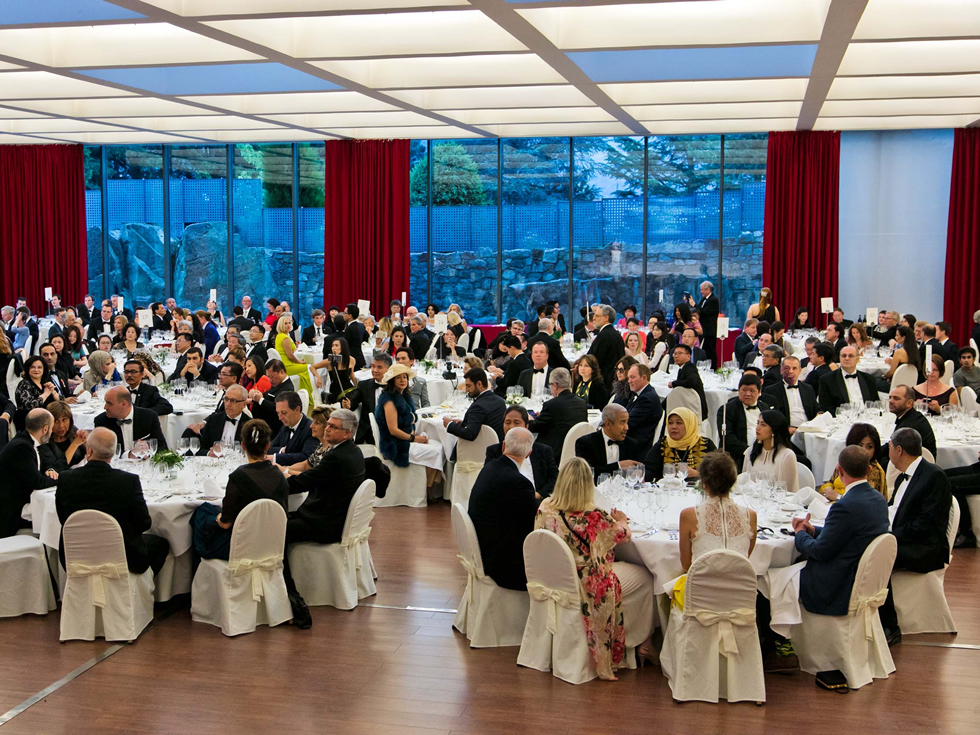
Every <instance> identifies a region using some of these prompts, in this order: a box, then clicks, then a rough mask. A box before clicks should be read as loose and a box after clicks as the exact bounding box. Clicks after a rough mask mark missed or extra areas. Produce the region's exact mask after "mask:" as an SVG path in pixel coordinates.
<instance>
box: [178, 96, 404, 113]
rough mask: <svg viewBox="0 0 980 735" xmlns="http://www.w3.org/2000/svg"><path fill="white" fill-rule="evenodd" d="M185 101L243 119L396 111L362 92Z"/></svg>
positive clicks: (202, 97)
mask: <svg viewBox="0 0 980 735" xmlns="http://www.w3.org/2000/svg"><path fill="white" fill-rule="evenodd" d="M182 99H185V100H187V101H188V102H198V103H200V104H204V105H210V106H212V107H220V108H222V109H225V110H231V111H232V112H239V113H241V114H243V115H275V114H282V115H288V114H296V113H301V112H310V113H312V112H369V111H375V110H397V109H398V108H397V107H395V106H394V105H389V104H388V103H387V102H381V101H380V100H376V99H374V98H373V97H368V96H367V95H364V94H361V93H359V92H294V93H287V94H229V95H201V96H188V97H183V98H182Z"/></svg>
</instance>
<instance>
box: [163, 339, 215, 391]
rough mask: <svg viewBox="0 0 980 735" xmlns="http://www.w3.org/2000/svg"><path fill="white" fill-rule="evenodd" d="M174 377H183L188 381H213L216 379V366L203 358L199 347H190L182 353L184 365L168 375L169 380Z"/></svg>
mask: <svg viewBox="0 0 980 735" xmlns="http://www.w3.org/2000/svg"><path fill="white" fill-rule="evenodd" d="M178 367H179V361H178ZM176 378H183V379H184V380H186V381H187V382H188V383H193V382H194V381H197V382H199V383H214V382H215V381H217V380H218V368H216V367H215V366H214V365H212V364H211V363H210V362H207V361H206V360H205V359H204V352H202V351H201V348H200V347H191V348H190V349H188V350H187V351H186V352H185V353H184V366H183V367H182V368H180V370H179V372H178V371H174V374H173V375H171V376H170V380H171V381H173V380H175V379H176Z"/></svg>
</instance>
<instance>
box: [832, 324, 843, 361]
mask: <svg viewBox="0 0 980 735" xmlns="http://www.w3.org/2000/svg"><path fill="white" fill-rule="evenodd" d="M845 331H846V330H845ZM830 346H831V347H833V348H834V361H835V362H840V351H841V350H843V349H844V348H845V347H847V342H846V340H845V339H844V338H843V337H841V338H839V339H838V340H837V341H836V342H834V343H832V344H831V345H830Z"/></svg>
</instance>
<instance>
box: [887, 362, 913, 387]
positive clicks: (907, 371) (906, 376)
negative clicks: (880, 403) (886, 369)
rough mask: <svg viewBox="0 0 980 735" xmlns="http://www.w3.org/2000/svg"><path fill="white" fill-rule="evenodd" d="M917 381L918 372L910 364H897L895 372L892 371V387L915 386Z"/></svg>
mask: <svg viewBox="0 0 980 735" xmlns="http://www.w3.org/2000/svg"><path fill="white" fill-rule="evenodd" d="M918 382H919V373H918V371H917V370H916V369H915V368H914V367H912V366H911V365H908V364H905V365H899V366H898V367H897V368H895V372H894V373H892V388H897V387H898V386H900V385H908V386H910V387H915V386H916V385H917V384H918Z"/></svg>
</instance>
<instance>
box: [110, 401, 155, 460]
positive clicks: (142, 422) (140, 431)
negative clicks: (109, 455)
mask: <svg viewBox="0 0 980 735" xmlns="http://www.w3.org/2000/svg"><path fill="white" fill-rule="evenodd" d="M94 423H95V425H96V426H101V427H102V428H105V429H109V430H110V431H112V432H113V433H114V434H115V435H116V441H117V442H118V443H119V444H120V445H122V440H123V436H122V428H121V427H120V426H119V424H118V422H117V421H116V420H115V419H110V418H109V417H108V416H106V415H105V411H103V412H102V413H100V414H99V415H98V416H96V417H95V422H94ZM143 437H147V438H149V439H156V440H157V451H161V450H163V449H166V448H167V437H165V436H164V435H163V431H162V430H161V429H160V417H159V416H157V414H156V413H155V412H154V411H151V410H150V409H148V408H139V407H137V406H133V442H134V443H135V442H137V441H139V440H140V439H142V438H143ZM130 449H132V447H130Z"/></svg>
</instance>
